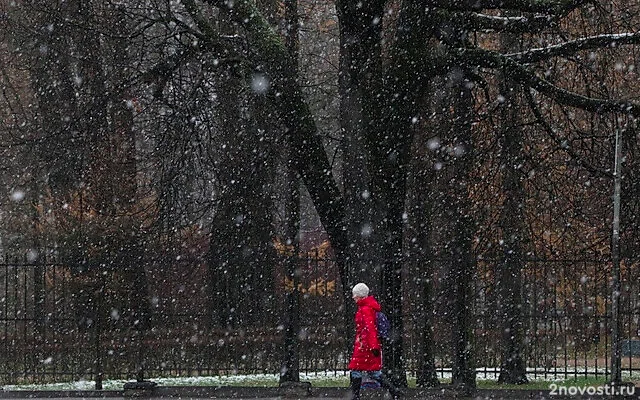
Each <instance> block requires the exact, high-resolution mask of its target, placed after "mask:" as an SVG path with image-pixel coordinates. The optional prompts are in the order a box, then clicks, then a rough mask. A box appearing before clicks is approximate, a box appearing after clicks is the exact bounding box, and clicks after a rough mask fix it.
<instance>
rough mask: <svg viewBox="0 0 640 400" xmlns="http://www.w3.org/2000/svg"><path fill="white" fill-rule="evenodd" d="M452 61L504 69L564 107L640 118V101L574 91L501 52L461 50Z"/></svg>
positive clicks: (472, 65) (515, 78) (473, 66)
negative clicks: (603, 97)
mask: <svg viewBox="0 0 640 400" xmlns="http://www.w3.org/2000/svg"><path fill="white" fill-rule="evenodd" d="M450 61H451V62H452V63H453V64H451V65H455V63H458V64H459V65H464V66H466V67H468V68H477V67H480V68H493V69H502V70H504V71H505V73H506V74H508V75H509V76H510V77H511V78H512V79H514V80H516V81H517V82H519V83H521V84H523V85H525V86H527V87H529V88H531V89H535V90H537V91H538V92H540V93H542V94H544V95H545V96H547V97H549V98H551V99H553V100H555V101H557V102H558V103H560V104H564V105H567V106H571V107H576V108H580V109H583V110H586V111H590V112H595V113H598V114H601V113H608V112H622V113H626V114H631V115H633V116H635V117H639V116H640V104H639V103H638V102H637V101H632V100H610V99H597V98H592V97H587V96H583V95H580V94H577V93H573V92H570V91H568V90H566V89H562V88H559V87H557V86H555V85H553V84H552V83H551V82H549V81H547V80H544V79H542V78H540V77H539V76H537V75H536V74H535V72H533V71H532V70H530V69H529V68H527V67H526V66H524V65H522V64H520V63H518V62H516V61H515V60H514V59H513V58H510V57H506V56H505V55H503V54H500V53H498V52H494V51H488V50H481V49H457V51H456V53H455V54H454V55H453V59H452V60H450Z"/></svg>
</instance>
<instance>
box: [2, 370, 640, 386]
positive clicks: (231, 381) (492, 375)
mask: <svg viewBox="0 0 640 400" xmlns="http://www.w3.org/2000/svg"><path fill="white" fill-rule="evenodd" d="M528 372H529V373H528V374H527V377H528V378H529V380H530V381H548V382H553V381H564V380H567V379H573V378H575V377H577V378H583V377H585V370H584V369H583V368H578V369H567V370H566V371H565V370H564V369H558V370H556V371H555V374H551V373H549V372H547V374H546V375H545V374H544V372H540V371H538V372H537V373H534V370H533V369H530V370H528ZM586 372H587V373H588V375H589V377H593V376H594V375H595V373H596V371H595V369H593V368H590V369H589V370H588V371H586ZM597 372H598V376H599V377H602V378H604V376H605V371H604V369H598V371H597ZM498 373H499V371H498V369H497V368H478V369H477V375H476V378H477V379H478V380H488V381H497V379H498ZM348 375H349V372H348V371H323V372H311V373H300V380H301V381H307V382H311V383H312V385H313V384H314V382H316V383H317V382H322V384H323V386H333V385H332V384H335V386H344V385H345V384H346V379H348V378H347V377H348ZM622 375H623V380H624V379H640V372H637V371H634V373H633V374H630V373H629V371H623V374H622ZM278 378H279V376H278V375H277V374H253V375H224V376H198V377H173V378H149V379H148V380H150V381H153V382H156V383H157V384H158V385H160V386H265V385H267V386H276V385H277V383H278ZM409 378H411V376H409ZM438 378H439V379H441V380H442V381H447V380H450V379H451V372H447V371H443V372H438ZM130 381H131V380H118V379H114V380H105V381H104V382H103V389H104V390H122V388H123V386H124V384H125V383H126V382H130ZM94 388H95V382H94V381H89V380H80V381H75V382H66V383H50V384H23V385H5V386H2V389H4V390H5V391H10V390H93V389H94Z"/></svg>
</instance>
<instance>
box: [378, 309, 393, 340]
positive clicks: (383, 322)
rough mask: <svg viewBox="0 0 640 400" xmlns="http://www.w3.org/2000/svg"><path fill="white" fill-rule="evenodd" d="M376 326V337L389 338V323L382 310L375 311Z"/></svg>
mask: <svg viewBox="0 0 640 400" xmlns="http://www.w3.org/2000/svg"><path fill="white" fill-rule="evenodd" d="M376 328H378V337H379V338H381V339H384V340H389V339H391V324H390V323H389V319H388V318H387V316H386V315H385V313H383V312H382V311H378V312H376Z"/></svg>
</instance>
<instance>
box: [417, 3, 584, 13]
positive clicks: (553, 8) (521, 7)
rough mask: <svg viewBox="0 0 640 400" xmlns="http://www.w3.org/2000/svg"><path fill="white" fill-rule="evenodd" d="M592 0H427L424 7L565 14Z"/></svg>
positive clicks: (452, 9)
mask: <svg viewBox="0 0 640 400" xmlns="http://www.w3.org/2000/svg"><path fill="white" fill-rule="evenodd" d="M592 1H593V0H453V1H452V0H427V1H425V6H426V7H437V8H442V9H445V10H451V11H480V10H495V9H508V10H517V11H522V12H531V13H541V14H550V15H563V14H567V13H569V12H571V11H573V10H575V9H576V8H578V7H580V6H583V5H585V4H588V3H591V2H592Z"/></svg>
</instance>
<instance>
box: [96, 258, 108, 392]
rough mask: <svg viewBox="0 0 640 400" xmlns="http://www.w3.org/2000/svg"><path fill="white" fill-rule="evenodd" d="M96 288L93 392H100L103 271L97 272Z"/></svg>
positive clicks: (101, 375)
mask: <svg viewBox="0 0 640 400" xmlns="http://www.w3.org/2000/svg"><path fill="white" fill-rule="evenodd" d="M98 274H99V277H98V288H97V290H96V293H95V295H96V296H95V299H96V301H95V312H94V318H95V322H94V323H95V328H94V334H93V336H94V338H93V339H94V349H95V352H96V353H95V366H94V368H95V371H94V376H95V390H102V379H103V373H104V371H103V370H102V340H101V339H102V324H103V321H102V311H103V310H102V297H103V296H104V294H105V280H106V278H105V271H99V272H98Z"/></svg>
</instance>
